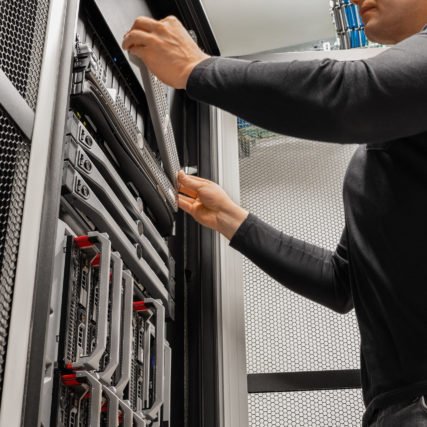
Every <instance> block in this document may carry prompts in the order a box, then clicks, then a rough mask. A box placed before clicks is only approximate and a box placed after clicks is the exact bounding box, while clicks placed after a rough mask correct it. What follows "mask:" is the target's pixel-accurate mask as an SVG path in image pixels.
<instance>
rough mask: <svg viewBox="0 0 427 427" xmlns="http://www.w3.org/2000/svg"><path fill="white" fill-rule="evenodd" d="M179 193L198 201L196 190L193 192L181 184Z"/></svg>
mask: <svg viewBox="0 0 427 427" xmlns="http://www.w3.org/2000/svg"><path fill="white" fill-rule="evenodd" d="M178 191H179V192H180V193H184V194H186V195H187V196H190V197H191V198H192V199H196V198H197V195H198V194H197V191H195V190H191V189H190V188H188V187H186V186H185V185H182V184H180V186H179V188H178Z"/></svg>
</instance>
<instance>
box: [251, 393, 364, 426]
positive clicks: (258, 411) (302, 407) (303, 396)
mask: <svg viewBox="0 0 427 427" xmlns="http://www.w3.org/2000/svg"><path fill="white" fill-rule="evenodd" d="M363 411H364V406H363V402H362V396H361V391H360V389H348V390H322V391H311V392H305V391H303V392H296V393H263V394H250V395H249V427H358V426H360V422H361V419H362V414H363Z"/></svg>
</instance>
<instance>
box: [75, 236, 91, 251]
mask: <svg viewBox="0 0 427 427" xmlns="http://www.w3.org/2000/svg"><path fill="white" fill-rule="evenodd" d="M74 243H75V244H76V245H77V246H78V247H79V248H80V249H86V248H90V247H91V246H93V245H94V244H93V242H92V241H91V238H90V237H89V236H77V237H74Z"/></svg>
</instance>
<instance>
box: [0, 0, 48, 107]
mask: <svg viewBox="0 0 427 427" xmlns="http://www.w3.org/2000/svg"><path fill="white" fill-rule="evenodd" d="M48 9H49V0H7V1H5V0H3V1H0V68H1V69H2V70H3V71H4V73H5V74H6V75H7V77H8V78H9V80H11V82H12V83H13V84H14V86H15V87H16V88H17V90H18V91H19V93H20V94H21V95H22V97H23V98H24V99H25V100H26V101H27V102H28V104H29V105H30V107H31V108H33V109H35V106H36V103H37V91H38V86H39V79H40V67H41V62H42V56H43V47H44V39H45V32H46V24H47V19H48Z"/></svg>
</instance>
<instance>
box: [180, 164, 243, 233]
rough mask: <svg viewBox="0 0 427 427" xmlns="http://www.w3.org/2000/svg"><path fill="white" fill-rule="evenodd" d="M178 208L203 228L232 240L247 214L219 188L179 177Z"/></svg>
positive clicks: (205, 182)
mask: <svg viewBox="0 0 427 427" xmlns="http://www.w3.org/2000/svg"><path fill="white" fill-rule="evenodd" d="M178 184H179V192H180V193H183V194H179V195H178V205H179V207H180V208H181V209H182V210H183V211H185V212H187V213H188V214H190V215H191V216H192V217H193V218H194V219H195V220H196V221H197V222H199V223H200V224H202V225H204V226H205V227H209V228H212V229H213V230H216V231H219V232H220V233H222V234H223V235H224V236H225V237H227V238H228V239H230V240H231V238H232V237H233V236H234V233H235V232H236V231H237V229H238V228H239V227H240V225H241V224H242V222H243V221H244V220H245V219H246V218H247V216H248V212H247V211H246V210H244V209H243V208H241V207H240V206H238V205H237V204H236V203H234V202H233V201H232V200H231V199H230V197H229V196H228V195H227V193H226V192H225V191H224V190H223V189H222V188H221V187H220V186H219V185H218V184H215V183H214V182H212V181H208V180H207V179H203V178H199V177H196V176H190V175H186V174H185V173H184V172H182V171H181V172H180V173H179V175H178Z"/></svg>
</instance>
